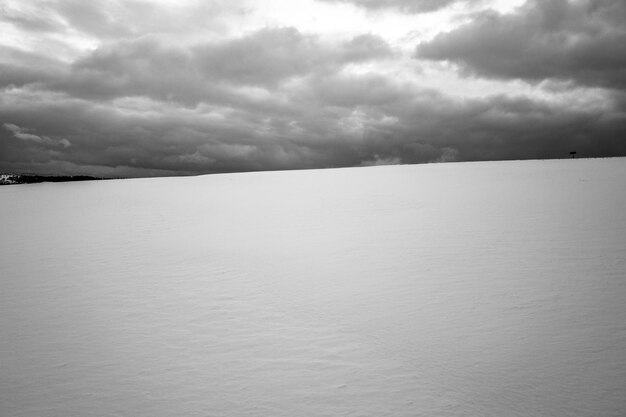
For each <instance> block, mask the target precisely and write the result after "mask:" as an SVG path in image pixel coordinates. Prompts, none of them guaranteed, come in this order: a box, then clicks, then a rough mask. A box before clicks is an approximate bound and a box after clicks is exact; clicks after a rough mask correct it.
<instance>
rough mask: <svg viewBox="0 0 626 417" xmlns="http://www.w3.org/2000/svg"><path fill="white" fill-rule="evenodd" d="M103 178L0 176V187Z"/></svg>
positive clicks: (80, 176) (79, 176) (82, 176)
mask: <svg viewBox="0 0 626 417" xmlns="http://www.w3.org/2000/svg"><path fill="white" fill-rule="evenodd" d="M102 179H105V178H98V177H91V176H89V175H71V176H46V175H13V174H3V175H0V185H9V184H34V183H38V182H67V181H93V180H102Z"/></svg>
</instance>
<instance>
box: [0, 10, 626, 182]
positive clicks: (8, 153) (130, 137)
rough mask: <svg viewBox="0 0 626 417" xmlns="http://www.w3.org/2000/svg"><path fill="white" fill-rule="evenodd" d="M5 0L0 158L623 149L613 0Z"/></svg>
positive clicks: (277, 160)
mask: <svg viewBox="0 0 626 417" xmlns="http://www.w3.org/2000/svg"><path fill="white" fill-rule="evenodd" d="M295 3H297V4H295ZM0 5H1V7H0V10H1V13H2V15H1V18H0V19H1V21H0V28H1V30H2V32H3V34H6V35H5V36H3V37H2V39H0V88H1V89H2V93H1V94H0V124H1V125H2V128H1V129H0V171H3V172H16V173H19V172H32V173H40V174H88V175H101V176H116V177H120V176H146V175H172V174H197V173H213V172H234V171H250V170H273V169H299V168H324V167H341V166H362V165H375V164H392V163H424V162H450V161H471V160H491V159H523V158H560V157H567V156H568V155H569V152H570V151H574V150H575V151H577V152H578V154H579V155H581V156H618V155H620V156H621V155H626V144H625V143H624V140H623V137H624V133H625V132H626V94H625V91H624V90H625V86H626V52H625V51H626V50H625V49H624V48H623V46H621V45H623V44H626V24H625V23H624V22H626V4H625V3H624V2H622V1H621V0H615V1H609V0H604V1H603V0H599V1H591V0H589V1H582V0H575V1H574V0H572V1H566V0H545V1H544V0H542V1H539V0H529V1H526V2H523V1H511V2H506V1H495V0H494V1H443V2H441V1H440V2H432V1H411V2H409V1H403V0H394V1H387V2H385V1H380V0H323V1H322V0H303V1H300V2H293V1H287V0H268V1H264V2H257V1H252V0H239V1H211V2H203V1H192V0H190V1H177V2H168V1H164V0H159V1H156V0H154V1H121V0H120V1H115V0H110V1H97V2H85V1H79V0H46V1H43V0H42V1H37V0H26V1H24V0H22V1H2V2H0Z"/></svg>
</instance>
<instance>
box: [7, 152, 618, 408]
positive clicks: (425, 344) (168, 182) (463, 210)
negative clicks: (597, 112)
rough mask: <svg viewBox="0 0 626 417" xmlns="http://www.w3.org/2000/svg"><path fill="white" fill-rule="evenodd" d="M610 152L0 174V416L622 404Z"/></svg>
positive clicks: (614, 174)
mask: <svg viewBox="0 0 626 417" xmlns="http://www.w3.org/2000/svg"><path fill="white" fill-rule="evenodd" d="M625 183H626V159H624V158H615V159H594V160H592V159H588V160H582V159H578V160H558V161H523V162H488V163H454V164H434V165H417V166H392V167H372V168H356V169H337V170H318V171H291V172H266V173H247V174H228V175H213V176H203V177H191V178H190V177H187V178H159V179H138V180H119V181H101V182H81V183H54V184H52V183H45V184H35V185H26V186H6V187H2V188H1V189H0V215H1V218H0V227H1V233H2V239H1V247H0V249H1V252H0V274H1V278H0V415H2V416H3V417H4V416H6V417H18V416H28V417H48V416H50V417H53V416H54V417H59V416H68V417H73V416H76V417H89V416H94V417H107V416H133V417H134V416H137V417H141V416H146V417H148V416H149V417H155V416H289V417H296V416H377V417H378V416H477V417H478V416H481V417H486V416H497V417H508V416H550V417H559V416H569V417H571V416H581V417H582V416H603V417H609V416H615V417H618V416H620V417H623V416H624V415H626V278H625V275H626V273H625V272H626V193H624V184H625Z"/></svg>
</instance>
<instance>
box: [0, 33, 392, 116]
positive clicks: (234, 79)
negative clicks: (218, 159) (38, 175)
mask: <svg viewBox="0 0 626 417" xmlns="http://www.w3.org/2000/svg"><path fill="white" fill-rule="evenodd" d="M4 50H5V51H6V52H7V55H6V56H5V58H4V59H2V60H0V68H2V69H3V71H2V73H1V74H0V85H2V86H9V85H14V86H24V85H28V84H32V83H36V84H37V85H38V87H39V88H43V89H49V90H53V91H60V92H65V93H68V94H69V95H71V96H75V97H82V98H90V99H105V100H106V99H112V98H115V97H126V96H148V97H151V98H154V99H157V100H174V101H178V102H180V103H184V104H193V105H195V104H197V103H199V102H202V101H210V102H214V101H216V100H217V101H223V100H225V99H226V98H225V97H227V96H232V92H229V86H230V87H237V86H259V87H263V88H270V87H271V88H275V87H276V86H277V84H278V83H280V82H282V81H285V80H286V79H289V78H291V77H302V76H307V75H310V74H312V73H334V72H336V71H338V70H340V69H341V68H342V67H343V66H345V65H347V64H351V63H361V62H366V61H371V60H380V59H385V58H389V57H391V56H392V55H393V51H392V49H391V48H390V47H389V45H387V43H386V42H385V41H384V40H382V39H381V38H380V37H377V36H374V35H370V34H364V35H359V36H356V37H354V38H352V39H349V40H347V41H344V42H340V43H338V44H329V43H325V42H322V41H320V40H319V39H318V38H317V37H316V36H313V35H304V34H302V33H300V32H299V31H297V30H296V29H293V28H280V29H263V30H260V31H257V32H254V33H251V34H249V35H247V36H244V37H241V38H237V39H233V40H227V41H223V42H212V43H204V44H200V45H194V46H191V47H184V46H178V45H170V44H168V43H167V42H164V41H163V39H161V38H159V37H143V38H140V39H137V40H129V41H125V40H122V41H117V42H114V43H111V44H109V45H107V46H103V47H100V48H98V49H96V50H95V51H94V52H92V53H91V54H89V55H87V56H85V57H83V58H81V59H79V60H77V61H75V62H74V63H72V64H71V65H69V66H68V65H64V64H63V63H61V62H57V61H54V60H52V59H43V58H37V57H36V56H35V55H33V54H28V53H24V52H20V51H17V50H11V49H10V48H4ZM2 61H4V62H2ZM231 99H234V98H232V97H231Z"/></svg>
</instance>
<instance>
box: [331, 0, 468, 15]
mask: <svg viewBox="0 0 626 417" xmlns="http://www.w3.org/2000/svg"><path fill="white" fill-rule="evenodd" d="M321 1H324V2H327V3H351V4H354V5H356V6H359V7H363V8H365V9H368V10H382V9H394V10H398V11H400V12H404V13H426V12H432V11H435V10H439V9H443V8H444V7H447V6H449V5H451V4H453V3H459V2H461V1H462V2H464V3H478V2H480V0H321Z"/></svg>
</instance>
